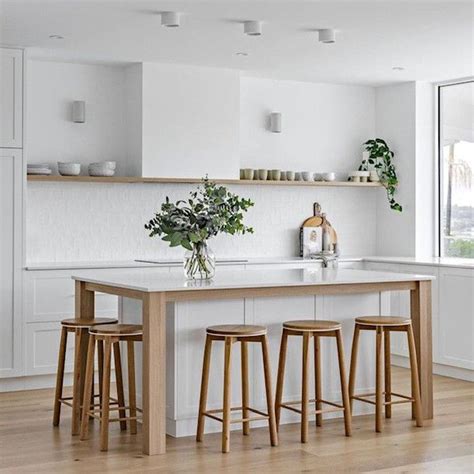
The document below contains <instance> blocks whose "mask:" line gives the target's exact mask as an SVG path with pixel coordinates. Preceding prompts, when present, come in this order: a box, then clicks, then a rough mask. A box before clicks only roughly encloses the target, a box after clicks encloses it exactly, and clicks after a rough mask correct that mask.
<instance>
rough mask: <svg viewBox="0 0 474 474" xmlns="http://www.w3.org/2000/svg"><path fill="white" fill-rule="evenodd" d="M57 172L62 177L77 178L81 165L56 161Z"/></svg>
mask: <svg viewBox="0 0 474 474" xmlns="http://www.w3.org/2000/svg"><path fill="white" fill-rule="evenodd" d="M58 172H59V174H60V175H62V176H78V175H79V174H80V173H81V164H80V163H62V162H60V161H58Z"/></svg>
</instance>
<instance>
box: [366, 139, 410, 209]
mask: <svg viewBox="0 0 474 474" xmlns="http://www.w3.org/2000/svg"><path fill="white" fill-rule="evenodd" d="M364 146H365V149H366V150H367V151H368V152H369V158H368V159H366V160H362V163H361V165H360V166H359V171H368V170H369V169H370V168H374V169H375V170H376V171H377V173H378V175H379V177H380V182H381V183H382V185H383V186H384V187H385V189H386V191H387V198H388V203H389V204H390V209H393V210H394V211H398V212H402V206H401V205H400V204H399V203H398V202H397V201H395V198H394V195H395V192H396V190H397V186H398V177H397V172H396V169H395V165H394V164H393V162H392V160H393V157H394V156H395V154H394V153H393V151H391V150H390V148H389V146H388V145H387V142H386V141H385V140H382V139H381V138H376V139H375V140H367V141H366V142H365V143H364Z"/></svg>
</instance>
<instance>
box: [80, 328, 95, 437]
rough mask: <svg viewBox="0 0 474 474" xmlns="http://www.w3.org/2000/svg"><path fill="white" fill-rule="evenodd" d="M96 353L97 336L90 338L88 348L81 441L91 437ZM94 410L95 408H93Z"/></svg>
mask: <svg viewBox="0 0 474 474" xmlns="http://www.w3.org/2000/svg"><path fill="white" fill-rule="evenodd" d="M94 352H95V336H94V335H92V334H91V335H90V336H89V345H88V348H87V365H86V375H85V383H84V399H83V402H82V422H81V440H85V439H87V438H88V437H89V410H88V405H87V404H88V403H89V401H90V399H91V394H92V385H93V384H94ZM92 409H94V407H93V408H92Z"/></svg>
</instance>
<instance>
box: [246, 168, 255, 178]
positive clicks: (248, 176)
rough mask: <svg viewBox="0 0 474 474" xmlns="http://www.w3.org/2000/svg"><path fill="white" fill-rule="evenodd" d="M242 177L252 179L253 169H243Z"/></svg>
mask: <svg viewBox="0 0 474 474" xmlns="http://www.w3.org/2000/svg"><path fill="white" fill-rule="evenodd" d="M244 179H253V169H252V168H245V169H244Z"/></svg>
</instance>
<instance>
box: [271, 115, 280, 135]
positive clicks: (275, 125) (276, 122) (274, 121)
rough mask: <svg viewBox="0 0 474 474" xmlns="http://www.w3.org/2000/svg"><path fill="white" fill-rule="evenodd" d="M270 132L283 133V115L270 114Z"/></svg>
mask: <svg viewBox="0 0 474 474" xmlns="http://www.w3.org/2000/svg"><path fill="white" fill-rule="evenodd" d="M270 130H271V131H272V132H273V133H281V113H280V112H272V113H271V114H270Z"/></svg>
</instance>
